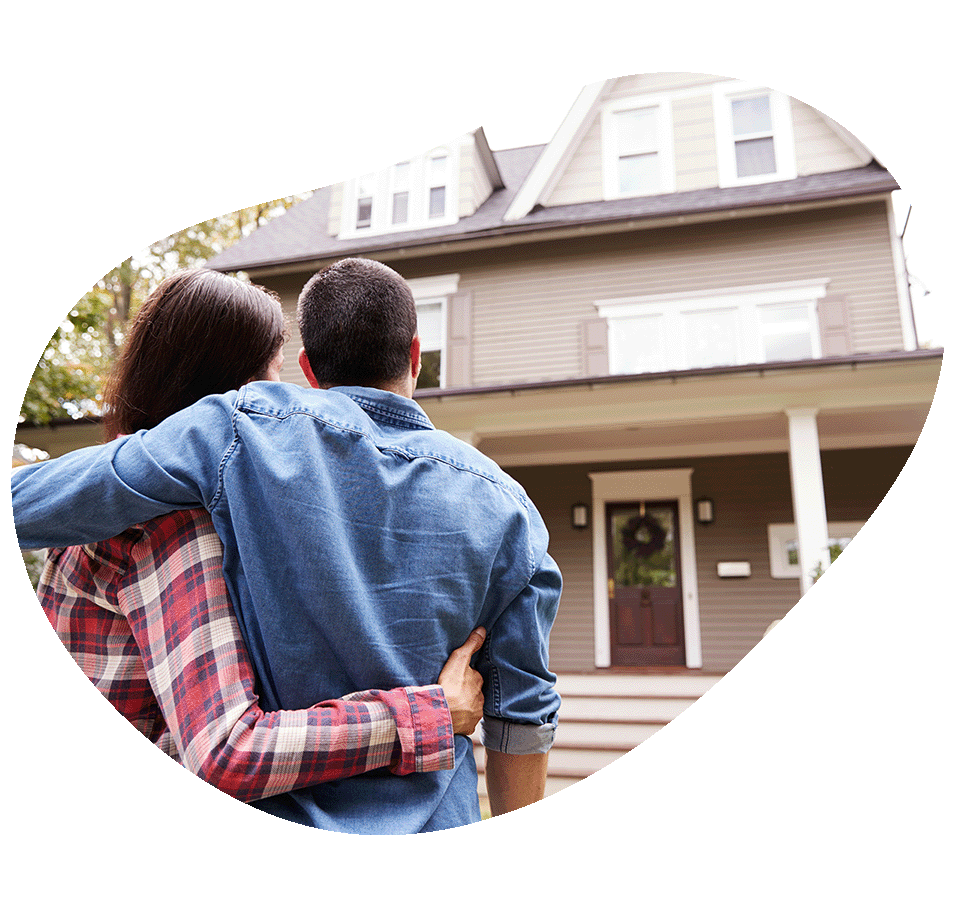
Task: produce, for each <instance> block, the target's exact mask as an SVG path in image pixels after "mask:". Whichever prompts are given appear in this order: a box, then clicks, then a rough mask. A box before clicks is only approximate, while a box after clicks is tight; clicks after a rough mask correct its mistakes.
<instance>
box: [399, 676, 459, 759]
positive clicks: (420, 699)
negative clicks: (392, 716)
mask: <svg viewBox="0 0 954 900" xmlns="http://www.w3.org/2000/svg"><path fill="white" fill-rule="evenodd" d="M404 692H405V694H406V695H407V701H408V710H409V712H410V721H408V720H407V719H406V718H404V717H396V722H397V731H398V741H399V742H400V745H401V749H400V759H395V762H394V763H393V764H392V766H391V771H392V772H393V773H394V774H395V775H410V774H412V773H414V772H437V771H440V770H442V769H453V768H454V724H453V722H452V721H451V714H450V709H449V708H448V706H447V700H446V698H445V697H444V689H443V688H442V687H440V686H439V685H436V684H433V685H429V686H427V687H411V688H405V691H404Z"/></svg>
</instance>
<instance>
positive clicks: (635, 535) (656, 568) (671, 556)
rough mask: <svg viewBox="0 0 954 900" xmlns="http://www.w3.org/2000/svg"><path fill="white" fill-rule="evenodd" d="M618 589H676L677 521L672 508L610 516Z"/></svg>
mask: <svg viewBox="0 0 954 900" xmlns="http://www.w3.org/2000/svg"><path fill="white" fill-rule="evenodd" d="M611 529H612V541H613V560H612V575H611V577H612V578H613V580H614V582H615V585H616V587H675V585H676V545H675V522H674V516H673V512H672V510H671V509H668V508H664V507H656V508H653V507H650V506H649V505H648V504H647V506H646V508H645V509H644V510H640V509H639V507H632V508H627V509H620V510H618V511H614V512H613V514H612V515H611Z"/></svg>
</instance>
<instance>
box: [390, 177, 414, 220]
mask: <svg viewBox="0 0 954 900" xmlns="http://www.w3.org/2000/svg"><path fill="white" fill-rule="evenodd" d="M410 170H411V164H410V163H407V162H402V163H398V164H397V165H396V166H395V167H394V168H393V169H392V170H391V224H392V225H404V224H405V223H406V222H407V216H408V209H409V206H408V201H409V199H410V196H411V195H410V178H411V175H410Z"/></svg>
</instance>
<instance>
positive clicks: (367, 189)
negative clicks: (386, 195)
mask: <svg viewBox="0 0 954 900" xmlns="http://www.w3.org/2000/svg"><path fill="white" fill-rule="evenodd" d="M357 193H358V200H357V209H356V211H355V228H370V227H371V210H372V207H373V205H374V176H373V175H365V176H363V177H362V178H359V179H358V192H357Z"/></svg>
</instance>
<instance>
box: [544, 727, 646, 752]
mask: <svg viewBox="0 0 954 900" xmlns="http://www.w3.org/2000/svg"><path fill="white" fill-rule="evenodd" d="M662 727H663V726H662V725H661V724H647V723H642V722H620V723H618V724H617V723H613V724H603V723H601V724H599V725H589V724H587V723H585V722H560V725H559V726H558V728H557V733H556V740H555V741H554V745H553V746H554V747H607V748H613V749H617V748H620V747H627V748H629V749H632V748H633V747H635V746H637V745H638V744H641V743H642V742H643V741H645V740H646V739H647V738H649V737H651V736H652V735H654V734H655V733H656V732H657V731H659V729H660V728H662Z"/></svg>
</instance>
